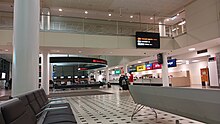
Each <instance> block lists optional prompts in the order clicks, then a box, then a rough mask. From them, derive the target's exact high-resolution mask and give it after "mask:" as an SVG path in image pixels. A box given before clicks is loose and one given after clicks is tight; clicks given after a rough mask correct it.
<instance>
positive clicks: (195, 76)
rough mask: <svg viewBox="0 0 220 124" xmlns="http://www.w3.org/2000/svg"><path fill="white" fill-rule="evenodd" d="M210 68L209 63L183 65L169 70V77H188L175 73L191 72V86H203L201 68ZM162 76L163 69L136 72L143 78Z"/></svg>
mask: <svg viewBox="0 0 220 124" xmlns="http://www.w3.org/2000/svg"><path fill="white" fill-rule="evenodd" d="M207 66H208V62H207V61H202V62H197V63H192V64H188V65H187V64H183V65H178V67H174V68H168V71H169V75H173V74H175V76H176V77H177V76H187V74H186V73H174V72H186V71H189V72H190V81H191V84H201V76H200V69H201V68H206V67H207ZM158 73H159V75H160V77H161V69H156V70H149V71H143V72H135V73H134V74H135V76H138V77H140V76H142V75H145V74H153V76H155V77H157V75H158Z"/></svg>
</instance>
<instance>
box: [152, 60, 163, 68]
mask: <svg viewBox="0 0 220 124" xmlns="http://www.w3.org/2000/svg"><path fill="white" fill-rule="evenodd" d="M161 68H162V65H161V64H158V62H154V63H153V69H161Z"/></svg>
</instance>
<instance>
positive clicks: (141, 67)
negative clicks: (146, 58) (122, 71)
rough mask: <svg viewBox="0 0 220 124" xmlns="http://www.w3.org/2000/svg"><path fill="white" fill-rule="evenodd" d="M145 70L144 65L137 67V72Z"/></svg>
mask: <svg viewBox="0 0 220 124" xmlns="http://www.w3.org/2000/svg"><path fill="white" fill-rule="evenodd" d="M145 70H146V66H145V65H140V66H137V72H140V71H145Z"/></svg>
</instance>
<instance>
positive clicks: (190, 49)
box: [188, 48, 196, 51]
mask: <svg viewBox="0 0 220 124" xmlns="http://www.w3.org/2000/svg"><path fill="white" fill-rule="evenodd" d="M188 50H189V51H194V50H196V48H189V49H188Z"/></svg>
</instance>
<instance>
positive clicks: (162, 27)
mask: <svg viewBox="0 0 220 124" xmlns="http://www.w3.org/2000/svg"><path fill="white" fill-rule="evenodd" d="M159 32H160V36H166V28H165V24H164V20H163V21H160V22H159Z"/></svg>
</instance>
